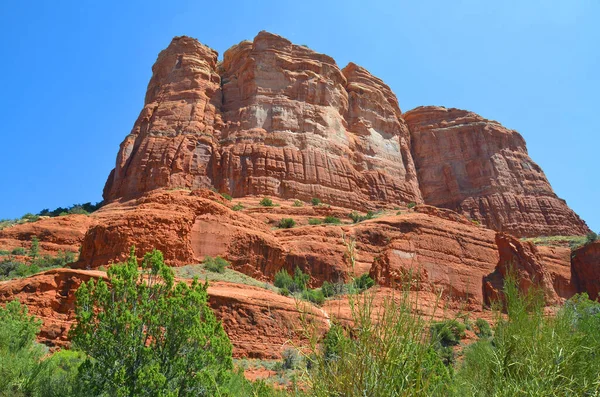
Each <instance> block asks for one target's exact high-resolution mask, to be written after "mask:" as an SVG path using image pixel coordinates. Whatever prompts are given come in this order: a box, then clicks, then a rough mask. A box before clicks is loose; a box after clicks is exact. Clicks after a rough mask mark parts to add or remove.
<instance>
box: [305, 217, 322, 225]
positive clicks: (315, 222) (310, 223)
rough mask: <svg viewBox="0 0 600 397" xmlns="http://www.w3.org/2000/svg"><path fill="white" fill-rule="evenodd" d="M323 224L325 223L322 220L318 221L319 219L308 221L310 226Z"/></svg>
mask: <svg viewBox="0 0 600 397" xmlns="http://www.w3.org/2000/svg"><path fill="white" fill-rule="evenodd" d="M322 223H323V221H322V220H320V219H317V218H309V219H308V224H309V225H320V224H322Z"/></svg>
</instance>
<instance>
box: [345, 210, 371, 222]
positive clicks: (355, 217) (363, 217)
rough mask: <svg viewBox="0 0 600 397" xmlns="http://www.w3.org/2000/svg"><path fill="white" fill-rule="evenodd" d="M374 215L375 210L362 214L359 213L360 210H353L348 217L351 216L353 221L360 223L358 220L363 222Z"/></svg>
mask: <svg viewBox="0 0 600 397" xmlns="http://www.w3.org/2000/svg"><path fill="white" fill-rule="evenodd" d="M374 215H375V214H374V213H373V211H368V212H367V214H366V215H361V214H359V213H358V212H356V211H352V212H351V213H350V214H349V215H348V217H349V218H350V219H352V222H354V223H358V222H362V221H364V220H367V219H373V216H374Z"/></svg>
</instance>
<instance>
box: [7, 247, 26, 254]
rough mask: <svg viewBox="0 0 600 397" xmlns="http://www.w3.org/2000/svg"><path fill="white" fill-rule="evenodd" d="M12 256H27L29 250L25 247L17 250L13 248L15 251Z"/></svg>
mask: <svg viewBox="0 0 600 397" xmlns="http://www.w3.org/2000/svg"><path fill="white" fill-rule="evenodd" d="M11 254H13V255H27V250H26V249H25V248H23V247H17V248H13V250H12V251H11Z"/></svg>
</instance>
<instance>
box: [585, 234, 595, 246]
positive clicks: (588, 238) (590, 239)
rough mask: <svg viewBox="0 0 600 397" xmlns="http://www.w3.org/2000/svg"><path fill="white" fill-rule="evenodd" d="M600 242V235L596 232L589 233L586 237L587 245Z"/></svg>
mask: <svg viewBox="0 0 600 397" xmlns="http://www.w3.org/2000/svg"><path fill="white" fill-rule="evenodd" d="M596 240H598V234H596V233H594V232H589V233H588V234H587V235H586V236H585V243H586V244H591V243H593V242H594V241H596Z"/></svg>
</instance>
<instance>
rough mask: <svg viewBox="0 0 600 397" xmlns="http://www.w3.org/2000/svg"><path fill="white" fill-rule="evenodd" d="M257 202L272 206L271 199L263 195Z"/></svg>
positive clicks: (264, 205)
mask: <svg viewBox="0 0 600 397" xmlns="http://www.w3.org/2000/svg"><path fill="white" fill-rule="evenodd" d="M259 204H260V205H262V206H263V207H273V200H271V199H270V198H268V197H265V198H263V199H262V200H260V203H259Z"/></svg>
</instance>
